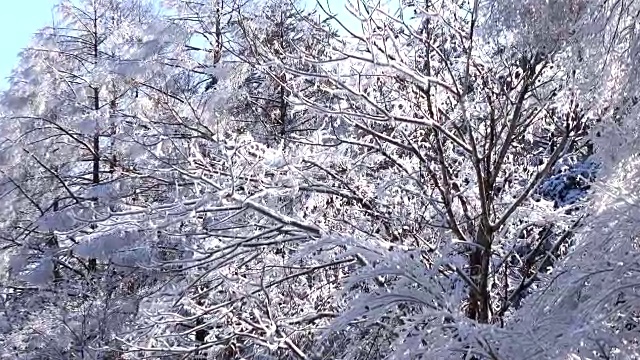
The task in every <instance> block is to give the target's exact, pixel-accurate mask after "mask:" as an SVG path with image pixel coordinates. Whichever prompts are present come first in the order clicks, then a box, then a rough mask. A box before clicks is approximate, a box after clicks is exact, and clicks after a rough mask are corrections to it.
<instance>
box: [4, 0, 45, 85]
mask: <svg viewBox="0 0 640 360" xmlns="http://www.w3.org/2000/svg"><path fill="white" fill-rule="evenodd" d="M53 4H54V0H0V88H5V87H6V77H7V76H9V74H10V73H11V69H13V67H14V65H15V64H16V61H17V55H18V52H20V50H21V49H22V48H24V47H26V46H27V45H28V44H29V40H30V39H31V36H32V35H33V33H34V32H36V31H37V30H38V29H39V28H41V27H43V26H45V25H49V24H50V23H51V7H52V6H53Z"/></svg>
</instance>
